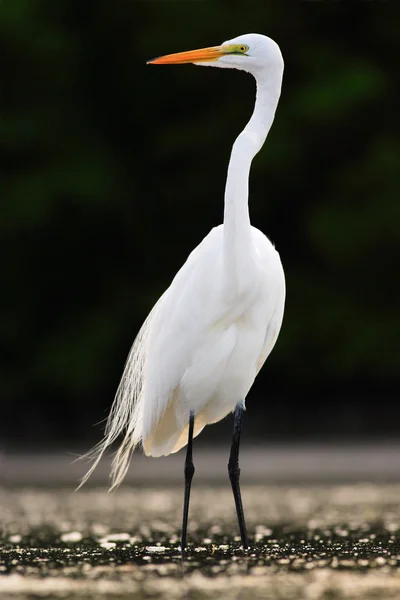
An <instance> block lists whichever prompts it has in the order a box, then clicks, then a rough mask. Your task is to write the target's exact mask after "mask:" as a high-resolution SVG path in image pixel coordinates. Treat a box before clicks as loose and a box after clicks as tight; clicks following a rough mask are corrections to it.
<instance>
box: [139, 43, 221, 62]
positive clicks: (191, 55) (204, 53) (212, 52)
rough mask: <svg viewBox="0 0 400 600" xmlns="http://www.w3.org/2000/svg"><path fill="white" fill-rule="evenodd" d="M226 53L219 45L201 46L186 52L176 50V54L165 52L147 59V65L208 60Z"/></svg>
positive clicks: (215, 58)
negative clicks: (162, 54)
mask: <svg viewBox="0 0 400 600" xmlns="http://www.w3.org/2000/svg"><path fill="white" fill-rule="evenodd" d="M224 54H226V53H225V52H223V51H222V50H221V47H220V46H213V47H212V48H201V49H200V50H189V51H188V52H177V53H176V54H167V55H166V56H159V57H158V58H153V60H148V61H147V64H148V65H150V64H151V65H179V64H183V63H198V62H210V61H212V60H218V59H219V58H220V56H223V55H224Z"/></svg>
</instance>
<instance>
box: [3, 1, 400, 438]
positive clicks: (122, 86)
mask: <svg viewBox="0 0 400 600" xmlns="http://www.w3.org/2000/svg"><path fill="white" fill-rule="evenodd" d="M395 7H396V4H395V3H392V2H377V1H371V2H357V3H355V2H350V1H346V2H318V1H315V2H311V1H310V2H302V3H300V2H299V3H296V2H292V1H291V2H284V1H282V0H280V1H279V2H261V1H259V2H257V3H256V2H243V0H241V1H240V2H235V1H233V0H229V2H228V1H226V2H223V1H219V2H211V0H210V1H196V0H194V1H191V2H167V1H164V2H163V1H158V2H151V1H148V2H144V1H143V2H135V1H132V0H131V1H127V0H113V2H111V1H110V0H107V1H106V0H92V1H90V0H85V1H83V0H57V1H54V0H52V1H41V0H36V1H34V0H12V1H10V2H2V3H1V5H0V61H1V69H2V73H3V74H2V86H1V87H2V91H1V103H2V111H1V112H2V116H1V120H0V131H1V136H0V139H1V146H2V154H3V158H2V160H1V165H2V170H3V176H2V184H1V212H0V215H1V217H0V228H1V231H0V243H1V256H2V269H1V271H2V286H1V311H0V337H1V344H2V346H3V350H4V352H3V355H4V360H3V361H2V368H1V414H2V417H1V423H2V430H3V431H2V438H3V442H2V443H1V444H2V445H3V443H4V444H5V445H8V446H9V447H13V448H19V447H24V448H26V449H31V448H32V449H37V448H43V447H55V446H59V447H60V446H61V447H62V448H65V447H67V448H76V447H80V448H84V447H86V448H88V447H89V446H90V445H91V444H92V443H93V442H94V441H96V440H97V439H98V438H99V437H100V435H101V427H99V426H96V427H92V425H93V424H94V423H96V422H98V421H100V420H101V419H103V418H104V417H105V416H106V414H107V411H108V407H109V405H110V404H111V402H112V399H113V395H114V392H115V389H116V387H117V385H118V381H119V377H120V375H121V371H122V368H123V364H124V361H125V358H126V355H127V353H128V350H129V347H130V345H131V343H132V341H133V338H134V336H135V334H136V332H137V331H138V329H139V327H140V325H141V323H142V321H143V320H144V318H145V317H146V315H147V313H148V312H149V310H150V309H151V307H152V305H153V304H154V302H155V301H156V299H157V298H158V297H159V295H160V294H161V293H162V292H163V291H164V289H165V288H166V287H167V286H168V284H169V282H170V281H171V279H172V277H173V276H174V274H175V273H176V271H177V270H178V269H179V268H180V266H181V265H182V264H183V262H184V261H185V259H186V257H187V255H188V253H189V252H190V251H191V250H192V249H193V247H194V246H195V245H197V244H198V243H199V242H200V241H201V239H202V238H203V237H204V236H205V235H206V234H207V233H208V231H209V229H210V228H211V227H213V226H214V225H216V224H218V223H220V222H221V219H222V214H223V193H224V184H225V177H226V169H227V163H228V159H229V154H230V149H231V146H232V143H233V141H234V139H235V137H236V135H237V134H238V133H239V132H240V131H241V129H242V128H243V127H244V125H245V123H246V121H247V119H248V118H249V116H250V114H251V111H252V106H253V102H254V81H253V79H252V78H251V77H250V76H248V75H245V74H244V73H241V72H236V71H230V70H229V71H228V70H220V69H205V68H203V69H200V68H195V67H194V66H192V65H188V66H186V65H184V66H179V67H155V66H153V67H149V66H146V65H145V61H146V60H147V59H149V58H152V57H153V56H158V55H160V54H165V53H170V52H176V51H181V50H187V49H194V48H199V47H203V46H210V45H216V44H220V43H222V42H223V41H224V40H226V39H229V38H232V37H234V36H236V35H239V34H241V33H247V32H259V33H265V34H266V35H269V36H270V37H272V38H274V39H275V40H276V41H277V42H278V43H279V44H280V46H281V49H282V53H283V55H284V58H285V64H286V69H285V76H284V83H283V92H282V97H281V102H280V105H279V108H278V111H277V115H276V120H275V123H274V125H273V128H272V130H271V133H270V135H269V137H268V140H267V142H266V144H265V147H264V149H263V150H262V151H261V152H260V154H259V155H258V156H257V157H256V159H255V160H254V163H253V167H252V172H251V181H250V212H251V219H252V223H253V224H254V225H255V226H257V227H259V228H260V229H261V230H262V231H264V232H265V233H266V234H267V235H268V236H269V237H270V238H271V239H272V240H273V241H274V243H275V244H276V246H277V248H278V250H279V252H280V254H281V258H282V262H283V265H284V268H285V272H286V278H287V304H286V313H285V318H284V323H283V327H282V331H281V334H280V337H279V340H278V343H277V345H276V348H275V350H274V352H273V353H272V355H271V356H270V358H269V359H268V361H267V363H266V365H265V367H264V369H263V370H262V372H261V374H260V376H259V377H258V379H257V381H256V383H255V385H254V387H253V388H252V390H251V392H250V394H249V397H248V400H247V407H248V412H247V416H246V429H245V433H246V435H247V436H248V438H251V439H254V440H259V439H260V440H261V439H262V440H267V439H290V440H292V439H310V438H319V439H326V438H327V437H329V438H331V437H335V438H337V437H339V438H347V439H358V438H359V437H364V436H380V437H388V436H393V435H397V434H398V433H399V430H400V419H399V417H400V406H399V402H398V396H396V388H397V384H398V382H399V375H398V335H399V312H398V295H397V290H398V265H399V263H398V245H397V238H398V229H399V222H400V210H399V200H398V181H399V176H398V173H399V164H400V140H399V136H398V131H399V129H398V125H399V103H398V97H399V85H398V78H399V68H398V57H399V52H400V42H399V20H398V18H397V14H396V12H395V10H396V8H395ZM396 253H397V257H396ZM229 430H230V425H229V427H228V426H227V425H226V423H225V424H222V425H218V426H214V427H209V428H207V430H206V431H205V432H204V434H203V435H202V438H203V440H204V441H205V442H207V441H208V440H214V439H216V437H217V436H219V435H225V433H222V432H227V433H226V435H228V434H229Z"/></svg>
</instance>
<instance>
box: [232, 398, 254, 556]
mask: <svg viewBox="0 0 400 600" xmlns="http://www.w3.org/2000/svg"><path fill="white" fill-rule="evenodd" d="M242 415H243V407H242V405H241V404H238V405H237V406H236V409H235V416H234V420H233V435H232V446H231V453H230V456H229V462H228V472H229V479H230V480H231V486H232V492H233V497H234V498H235V505H236V513H237V518H238V522H239V529H240V537H241V538H242V544H243V548H248V547H249V540H248V537H247V531H246V523H245V520H244V512H243V504H242V496H241V493H240V485H239V478H240V468H239V445H240V433H241V431H242Z"/></svg>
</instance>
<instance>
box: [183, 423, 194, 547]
mask: <svg viewBox="0 0 400 600" xmlns="http://www.w3.org/2000/svg"><path fill="white" fill-rule="evenodd" d="M193 427H194V413H193V412H191V413H190V417H189V435H188V444H187V450H186V460H185V499H184V503H183V523H182V541H181V548H182V553H183V552H184V550H185V548H186V537H187V523H188V514H189V499H190V487H191V485H192V479H193V475H194V464H193V457H192V446H193Z"/></svg>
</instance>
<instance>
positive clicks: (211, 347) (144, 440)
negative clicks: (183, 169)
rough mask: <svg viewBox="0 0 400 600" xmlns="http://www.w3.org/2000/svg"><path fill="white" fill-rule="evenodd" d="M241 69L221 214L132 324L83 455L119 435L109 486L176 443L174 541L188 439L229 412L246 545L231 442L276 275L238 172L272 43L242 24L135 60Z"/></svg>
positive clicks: (248, 155) (257, 134)
mask: <svg viewBox="0 0 400 600" xmlns="http://www.w3.org/2000/svg"><path fill="white" fill-rule="evenodd" d="M185 63H192V64H194V65H197V66H209V67H220V68H231V69H239V70H242V71H246V72H248V73H250V74H252V75H253V76H254V77H255V80H256V90H257V91H256V101H255V106H254V111H253V114H252V116H251V118H250V120H249V121H248V123H247V125H246V126H245V128H244V130H243V131H242V132H241V133H240V134H239V136H238V137H237V138H236V140H235V142H234V144H233V147H232V151H231V155H230V160H229V165H228V172H227V179H226V187H225V196H224V218H223V223H222V224H221V225H219V226H217V227H214V228H213V229H212V230H211V231H210V232H209V233H208V235H207V236H206V237H205V238H204V239H203V240H202V241H201V242H200V244H199V245H198V246H197V247H196V248H195V249H194V250H193V251H192V252H191V254H190V255H189V257H188V258H187V260H186V262H185V263H184V264H183V266H182V267H181V269H180V270H179V271H178V273H177V274H176V276H175V277H174V279H173V280H172V282H171V284H170V286H169V287H168V288H167V290H166V291H165V292H164V293H163V295H162V296H161V297H160V299H159V300H158V302H156V304H155V306H154V307H153V309H152V310H151V312H150V314H149V315H148V317H147V319H146V320H145V322H144V323H143V325H142V327H141V329H140V331H139V333H138V335H137V337H136V339H135V340H134V343H133V345H132V348H131V350H130V352H129V354H128V358H127V360H126V364H125V368H124V371H123V374H122V378H121V381H120V384H119V387H118V389H117V392H116V395H115V399H114V402H113V404H112V407H111V410H110V414H109V416H108V420H107V424H106V428H105V433H104V437H103V439H102V440H101V441H100V442H99V443H98V444H97V445H96V446H95V447H94V448H93V449H92V450H91V451H90V452H89V453H88V454H87V455H86V458H89V459H91V460H92V461H93V464H92V466H91V467H90V469H89V470H88V472H87V473H86V475H85V476H84V477H83V478H82V481H81V485H82V484H83V483H84V482H86V480H87V479H88V477H89V476H90V475H91V473H92V472H93V470H94V469H95V468H96V466H97V464H98V463H99V461H100V459H101V457H102V456H103V454H104V452H105V450H106V449H107V448H108V447H109V446H111V445H112V444H113V443H114V442H115V440H116V439H117V438H118V437H119V436H120V435H121V434H122V435H123V439H122V442H121V444H120V446H119V448H118V450H117V452H116V454H115V456H114V459H113V463H112V468H111V474H110V479H111V487H110V489H114V488H116V487H117V486H118V485H119V484H120V483H121V482H122V480H123V479H124V477H125V475H126V473H127V470H128V467H129V464H130V460H131V456H132V452H133V451H134V450H135V448H136V447H137V446H139V445H141V446H142V447H143V450H144V453H145V454H146V455H148V456H153V457H159V456H166V455H169V454H171V453H174V452H177V451H178V450H180V449H181V448H183V447H184V446H186V447H187V448H186V458H185V464H184V480H185V486H184V500H183V518H182V535H181V549H182V551H184V550H185V549H186V547H187V524H188V514H189V499H190V491H191V483H192V479H193V475H194V470H195V468H194V462H193V438H195V437H196V436H197V435H199V433H200V432H201V431H202V430H203V429H204V427H205V426H206V425H208V424H211V423H216V422H217V421H220V420H221V419H223V418H224V417H226V416H227V415H229V414H230V413H233V415H234V416H233V435H232V444H231V450H230V455H229V462H228V472H229V478H230V482H231V487H232V492H233V496H234V501H235V507H236V513H237V519H238V525H239V530H240V536H241V544H242V547H243V548H245V549H246V548H248V547H249V538H248V535H247V529H246V523H245V518H244V510H243V503H242V497H241V490H240V485H239V477H240V468H239V444H240V436H241V429H242V417H243V411H244V410H245V400H246V397H247V394H248V392H249V390H250V388H251V386H252V384H253V382H254V380H255V378H256V376H257V374H258V372H259V371H260V369H261V367H262V366H263V364H264V362H265V360H266V359H267V357H268V355H269V354H270V352H271V350H272V348H273V347H274V345H275V342H276V340H277V337H278V334H279V331H280V328H281V324H282V319H283V314H284V305H285V294H286V290H285V276H284V271H283V267H282V263H281V260H280V256H279V253H278V252H277V250H276V249H275V246H274V245H273V243H272V242H271V241H270V240H269V239H268V238H267V237H266V236H265V235H264V234H263V233H262V232H261V231H260V230H259V229H257V228H255V227H253V226H252V225H251V223H250V217H249V202H248V180H249V172H250V166H251V162H252V160H253V158H254V156H255V155H256V154H257V153H258V152H259V150H260V149H261V148H262V146H263V144H264V142H265V139H266V137H267V134H268V132H269V130H270V128H271V125H272V123H273V120H274V116H275V111H276V108H277V105H278V101H279V97H280V93H281V86H282V78H283V70H284V62H283V58H282V54H281V51H280V48H279V46H278V44H277V43H276V42H275V41H273V40H272V39H271V38H269V37H267V36H265V35H261V34H257V33H251V34H246V35H240V36H238V37H235V38H233V39H230V40H228V41H225V42H223V43H222V44H221V45H218V46H212V47H208V48H202V49H200V50H192V51H185V52H178V53H174V54H168V55H164V56H160V57H158V58H155V59H152V60H150V61H148V62H147V64H152V65H166V64H185Z"/></svg>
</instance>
